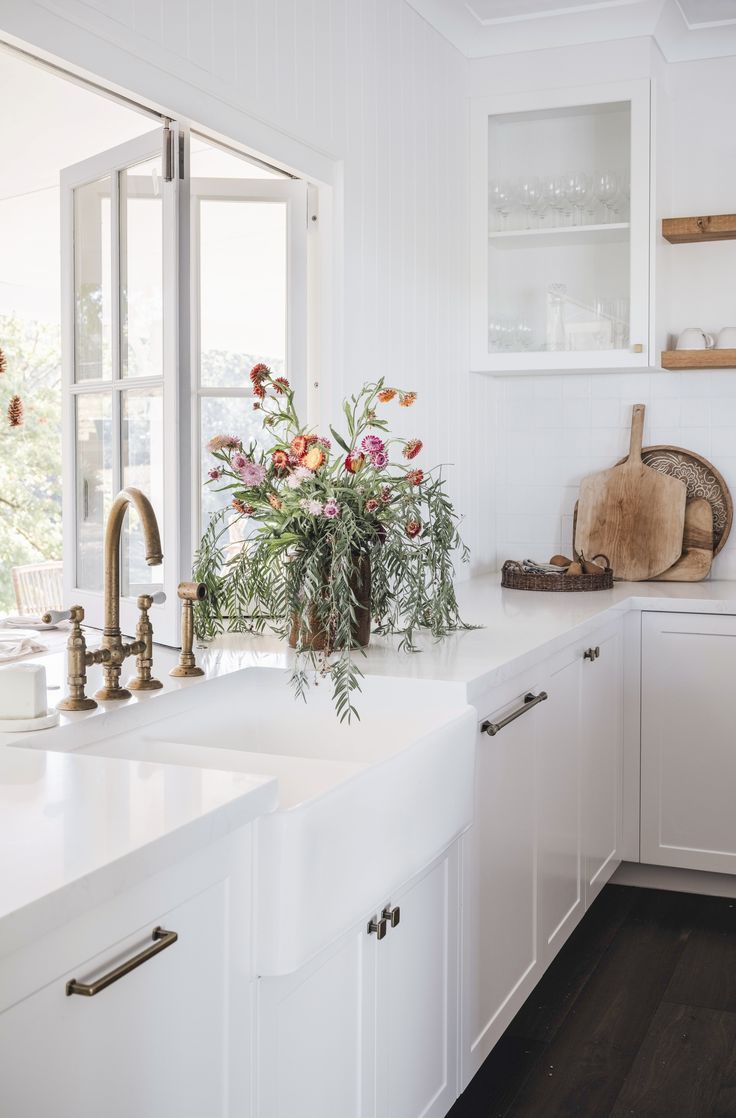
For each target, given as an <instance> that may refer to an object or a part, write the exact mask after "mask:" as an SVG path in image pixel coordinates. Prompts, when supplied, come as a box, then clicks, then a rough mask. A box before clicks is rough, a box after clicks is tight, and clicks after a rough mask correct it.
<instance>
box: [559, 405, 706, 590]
mask: <svg viewBox="0 0 736 1118" xmlns="http://www.w3.org/2000/svg"><path fill="white" fill-rule="evenodd" d="M644 411H645V407H644V404H635V405H634V409H633V414H632V418H631V443H630V445H629V456H628V458H627V459H626V461H625V462H623V463H622V464H621V465H620V466H612V467H611V469H610V470H602V471H601V473H598V474H590V475H589V476H588V477H586V478H583V480H582V482H581V483H580V499H579V505H578V520H577V526H576V531H575V550H576V551H578V552H581V551H582V552H583V554H584V555H585V556H586V557H587V556H588V555H597V554H602V555H607V556H608V558H609V559H610V561H611V566H612V567H613V573H614V575H615V577H616V578H622V579H627V580H631V581H634V582H639V581H641V580H643V579H648V578H654V577H655V576H656V575H661V574H662V572H663V571H666V570H668V568H669V567H671V566H672V565H673V563H675V562H676V561H677V560H678V559H679V557H680V555H681V553H682V535H683V529H684V525H685V497H686V488H685V483H684V482H683V481H680V479H679V478H674V477H668V476H667V475H666V474H660V473H658V471H657V470H653V469H651V467H649V466H645V465H644V463H643V462H642V458H641V445H642V435H643V432H644Z"/></svg>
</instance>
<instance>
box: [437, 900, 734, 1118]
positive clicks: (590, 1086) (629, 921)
mask: <svg viewBox="0 0 736 1118" xmlns="http://www.w3.org/2000/svg"><path fill="white" fill-rule="evenodd" d="M573 1116H574V1118H736V901H733V900H729V899H725V898H721V897H701V896H694V895H692V894H689V893H670V892H660V891H658V890H653V889H632V888H627V887H624V886H620V885H609V886H607V887H606V888H605V889H604V891H603V893H602V894H601V896H600V897H599V898H598V900H597V901H596V903H595V904H594V905H593V907H592V908H591V911H590V912H589V913H588V915H587V916H586V917H585V919H584V920H583V921H582V923H581V924H580V926H579V927H578V928H577V929H576V931H575V932H574V933H573V935H572V936H571V937H570V939H569V940H568V942H567V943H566V944H565V946H564V947H563V949H562V951H561V952H560V954H559V955H558V956H557V958H556V959H555V961H554V963H553V964H552V966H551V967H550V969H549V970H548V971H547V974H546V975H545V976H544V978H543V979H542V981H541V983H540V984H539V986H538V987H537V989H536V990H535V991H534V992H533V994H532V995H531V996H530V997H529V998H528V1000H527V1001H526V1003H525V1004H524V1005H523V1006H522V1008H521V1009H520V1010H519V1012H518V1014H517V1015H516V1017H515V1018H514V1020H513V1021H512V1022H511V1024H510V1026H509V1028H508V1029H507V1030H506V1032H505V1033H504V1035H503V1037H502V1038H501V1040H500V1041H499V1043H498V1044H497V1045H496V1047H495V1049H494V1050H493V1052H492V1053H491V1055H490V1056H489V1057H488V1059H487V1060H486V1062H485V1064H484V1065H483V1067H482V1068H481V1069H480V1071H479V1072H478V1074H477V1075H476V1077H475V1078H474V1079H473V1081H472V1083H471V1084H470V1085H469V1087H468V1089H467V1091H465V1093H464V1094H463V1095H462V1096H461V1097H460V1098H459V1099H458V1101H457V1103H456V1104H455V1106H454V1107H453V1109H452V1111H451V1112H450V1118H573Z"/></svg>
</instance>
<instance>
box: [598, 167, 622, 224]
mask: <svg viewBox="0 0 736 1118" xmlns="http://www.w3.org/2000/svg"><path fill="white" fill-rule="evenodd" d="M594 189H595V195H596V198H597V199H598V201H599V202H600V203H601V205H602V206H603V209H604V212H605V215H606V221H608V222H610V221H612V220H613V218H614V217H615V214H616V211H615V209H614V202H615V200H616V197H617V196H618V193H619V190H620V189H621V187H620V184H619V179H618V175H617V174H616V172H615V171H601V173H600V174H598V175H596V177H595V183H594Z"/></svg>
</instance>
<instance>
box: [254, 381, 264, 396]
mask: <svg viewBox="0 0 736 1118" xmlns="http://www.w3.org/2000/svg"><path fill="white" fill-rule="evenodd" d="M253 395H254V396H257V397H258V399H259V400H262V399H263V397H264V396H265V395H266V389H265V388H264V387H263V385H262V384H254V385H253Z"/></svg>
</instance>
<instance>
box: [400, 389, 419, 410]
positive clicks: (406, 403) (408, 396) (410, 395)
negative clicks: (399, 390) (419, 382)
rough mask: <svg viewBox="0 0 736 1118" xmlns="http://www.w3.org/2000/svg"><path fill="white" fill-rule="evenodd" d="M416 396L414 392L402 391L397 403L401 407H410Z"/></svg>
mask: <svg viewBox="0 0 736 1118" xmlns="http://www.w3.org/2000/svg"><path fill="white" fill-rule="evenodd" d="M416 398H417V394H416V392H404V393H403V394H402V396H401V400H400V401H399V403H400V404H401V406H402V408H410V407H411V406H412V404H413V403H414V401H415V400H416Z"/></svg>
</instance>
